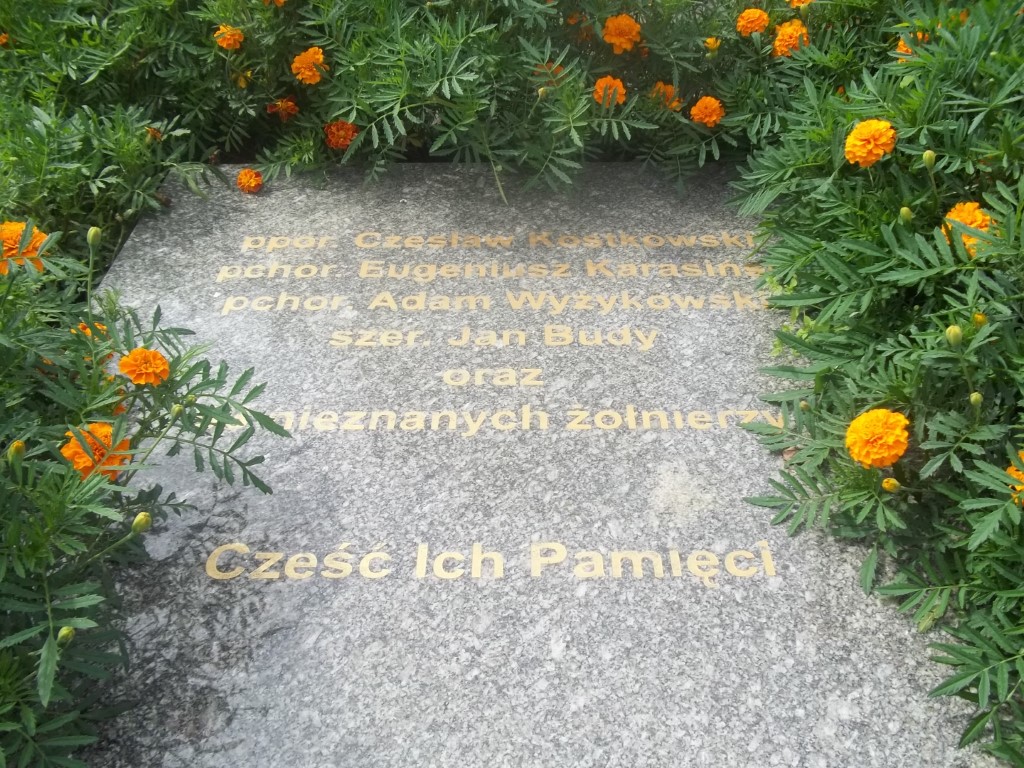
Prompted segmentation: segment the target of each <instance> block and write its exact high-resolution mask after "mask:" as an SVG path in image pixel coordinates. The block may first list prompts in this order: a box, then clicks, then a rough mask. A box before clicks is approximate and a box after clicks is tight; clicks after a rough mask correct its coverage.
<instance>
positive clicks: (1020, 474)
mask: <svg viewBox="0 0 1024 768" xmlns="http://www.w3.org/2000/svg"><path fill="white" fill-rule="evenodd" d="M1017 458H1019V459H1020V460H1021V461H1022V462H1024V451H1018V453H1017ZM1006 474H1008V475H1009V476H1010V477H1012V478H1014V479H1015V480H1020V484H1019V485H1011V486H1010V488H1011V489H1012V490H1013V491H1014V494H1013V501H1014V503H1015V504H1020V503H1021V499H1022V498H1024V470H1020V469H1017V468H1016V467H1015V466H1013V464H1011V465H1010V466H1008V467H1007V468H1006Z"/></svg>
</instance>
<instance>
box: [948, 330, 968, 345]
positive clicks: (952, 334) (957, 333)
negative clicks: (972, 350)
mask: <svg viewBox="0 0 1024 768" xmlns="http://www.w3.org/2000/svg"><path fill="white" fill-rule="evenodd" d="M963 340H964V332H963V330H962V329H961V328H960V326H959V325H951V326H949V328H947V329H946V341H947V342H949V346H951V347H959V346H960V342H962V341H963Z"/></svg>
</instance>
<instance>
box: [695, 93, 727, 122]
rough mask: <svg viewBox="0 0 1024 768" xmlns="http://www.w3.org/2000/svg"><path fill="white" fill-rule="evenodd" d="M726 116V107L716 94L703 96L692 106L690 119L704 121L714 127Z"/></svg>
mask: <svg viewBox="0 0 1024 768" xmlns="http://www.w3.org/2000/svg"><path fill="white" fill-rule="evenodd" d="M723 117H725V107H723V106H722V102H720V101H719V100H718V99H716V98H715V97H714V96H701V97H700V99H698V100H697V103H696V104H694V105H693V106H692V107H690V119H691V120H693V122H695V123H703V124H704V125H706V126H707V127H708V128H714V127H715V126H716V125H718V123H719V121H720V120H721V119H722V118H723Z"/></svg>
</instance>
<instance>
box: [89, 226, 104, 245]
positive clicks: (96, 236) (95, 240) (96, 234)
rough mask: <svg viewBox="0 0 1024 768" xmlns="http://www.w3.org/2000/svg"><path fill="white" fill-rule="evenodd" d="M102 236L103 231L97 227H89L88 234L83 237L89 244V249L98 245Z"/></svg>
mask: <svg viewBox="0 0 1024 768" xmlns="http://www.w3.org/2000/svg"><path fill="white" fill-rule="evenodd" d="M102 236H103V230H102V229H100V228H99V227H89V232H88V233H87V234H86V236H85V241H86V242H87V243H89V247H90V248H95V247H96V246H97V245H99V244H100V238H101V237H102Z"/></svg>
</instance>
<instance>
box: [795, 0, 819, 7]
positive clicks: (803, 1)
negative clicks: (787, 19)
mask: <svg viewBox="0 0 1024 768" xmlns="http://www.w3.org/2000/svg"><path fill="white" fill-rule="evenodd" d="M813 2H814V0H789V7H790V8H803V7H804V6H805V5H810V4H811V3H813Z"/></svg>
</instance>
